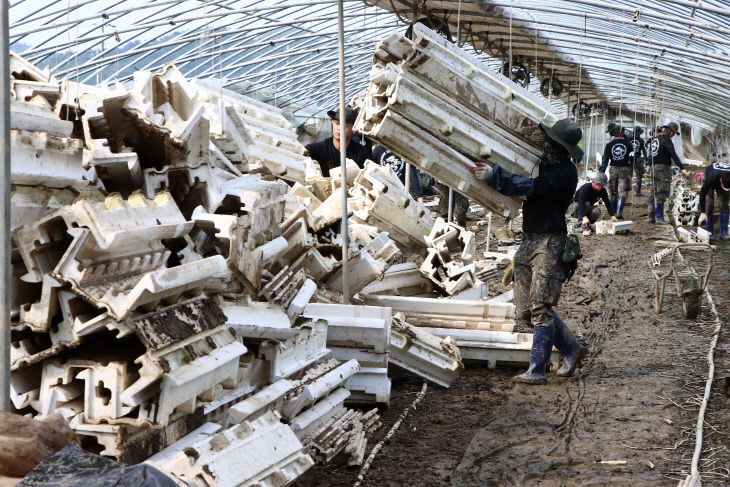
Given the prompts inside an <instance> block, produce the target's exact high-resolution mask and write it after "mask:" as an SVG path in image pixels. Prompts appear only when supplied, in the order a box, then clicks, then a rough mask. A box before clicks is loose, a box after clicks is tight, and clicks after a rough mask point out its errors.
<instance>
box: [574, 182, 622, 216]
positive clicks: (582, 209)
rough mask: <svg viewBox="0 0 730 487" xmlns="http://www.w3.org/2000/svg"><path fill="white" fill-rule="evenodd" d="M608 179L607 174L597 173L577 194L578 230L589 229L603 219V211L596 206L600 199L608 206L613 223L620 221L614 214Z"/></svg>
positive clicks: (576, 214)
mask: <svg viewBox="0 0 730 487" xmlns="http://www.w3.org/2000/svg"><path fill="white" fill-rule="evenodd" d="M607 184H608V177H607V176H606V173H605V172H596V173H595V174H594V175H593V176H592V177H591V182H589V183H585V184H584V185H583V186H581V187H580V188H578V191H576V192H575V198H574V200H575V202H576V205H575V206H576V208H575V216H576V217H577V218H578V225H577V227H578V228H583V229H588V228H589V227H590V226H591V225H593V224H594V223H596V222H597V221H598V219H599V218H601V209H600V208H598V207H597V206H596V203H597V202H598V200H599V199H602V200H603V203H604V204H605V205H606V209H607V210H608V214H609V215H611V221H618V219H617V218H616V216H615V215H614V213H613V208H612V206H611V200H610V199H609V198H608V192H607V191H606V185H607Z"/></svg>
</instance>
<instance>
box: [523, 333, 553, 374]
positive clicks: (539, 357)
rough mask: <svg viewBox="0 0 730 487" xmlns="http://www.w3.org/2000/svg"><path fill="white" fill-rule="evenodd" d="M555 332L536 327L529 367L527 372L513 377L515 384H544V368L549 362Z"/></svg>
mask: <svg viewBox="0 0 730 487" xmlns="http://www.w3.org/2000/svg"><path fill="white" fill-rule="evenodd" d="M554 337H555V330H554V329H553V328H545V327H542V326H536V327H535V330H534V331H533V334H532V350H531V351H530V367H529V368H528V369H527V372H525V373H524V374H520V375H518V376H515V377H514V380H515V381H517V382H523V383H525V384H545V383H547V377H545V368H546V367H547V364H548V361H549V360H550V352H552V350H553V338H554Z"/></svg>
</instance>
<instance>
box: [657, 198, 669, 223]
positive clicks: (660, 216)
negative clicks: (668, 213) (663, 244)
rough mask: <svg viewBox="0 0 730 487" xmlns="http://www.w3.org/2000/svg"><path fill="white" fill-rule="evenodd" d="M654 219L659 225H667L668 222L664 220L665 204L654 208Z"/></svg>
mask: <svg viewBox="0 0 730 487" xmlns="http://www.w3.org/2000/svg"><path fill="white" fill-rule="evenodd" d="M654 218H655V219H656V222H657V223H667V221H666V220H665V219H664V203H657V205H656V207H655V208H654Z"/></svg>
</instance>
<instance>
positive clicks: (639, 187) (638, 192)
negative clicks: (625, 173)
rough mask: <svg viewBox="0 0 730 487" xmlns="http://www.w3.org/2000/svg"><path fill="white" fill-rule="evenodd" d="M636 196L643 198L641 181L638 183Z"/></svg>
mask: <svg viewBox="0 0 730 487" xmlns="http://www.w3.org/2000/svg"><path fill="white" fill-rule="evenodd" d="M636 196H641V181H637V182H636Z"/></svg>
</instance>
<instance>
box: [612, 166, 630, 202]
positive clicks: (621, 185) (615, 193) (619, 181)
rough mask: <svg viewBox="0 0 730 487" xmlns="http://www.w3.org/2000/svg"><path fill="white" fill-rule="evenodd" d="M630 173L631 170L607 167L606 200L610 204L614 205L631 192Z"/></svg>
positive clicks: (628, 168) (627, 167)
mask: <svg viewBox="0 0 730 487" xmlns="http://www.w3.org/2000/svg"><path fill="white" fill-rule="evenodd" d="M631 171H632V168H631V167H629V166H626V167H613V166H611V167H609V168H608V188H606V190H607V191H608V198H609V199H610V200H611V203H613V204H614V205H615V204H616V203H615V201H616V200H617V199H618V198H626V197H627V196H628V195H629V191H631Z"/></svg>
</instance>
